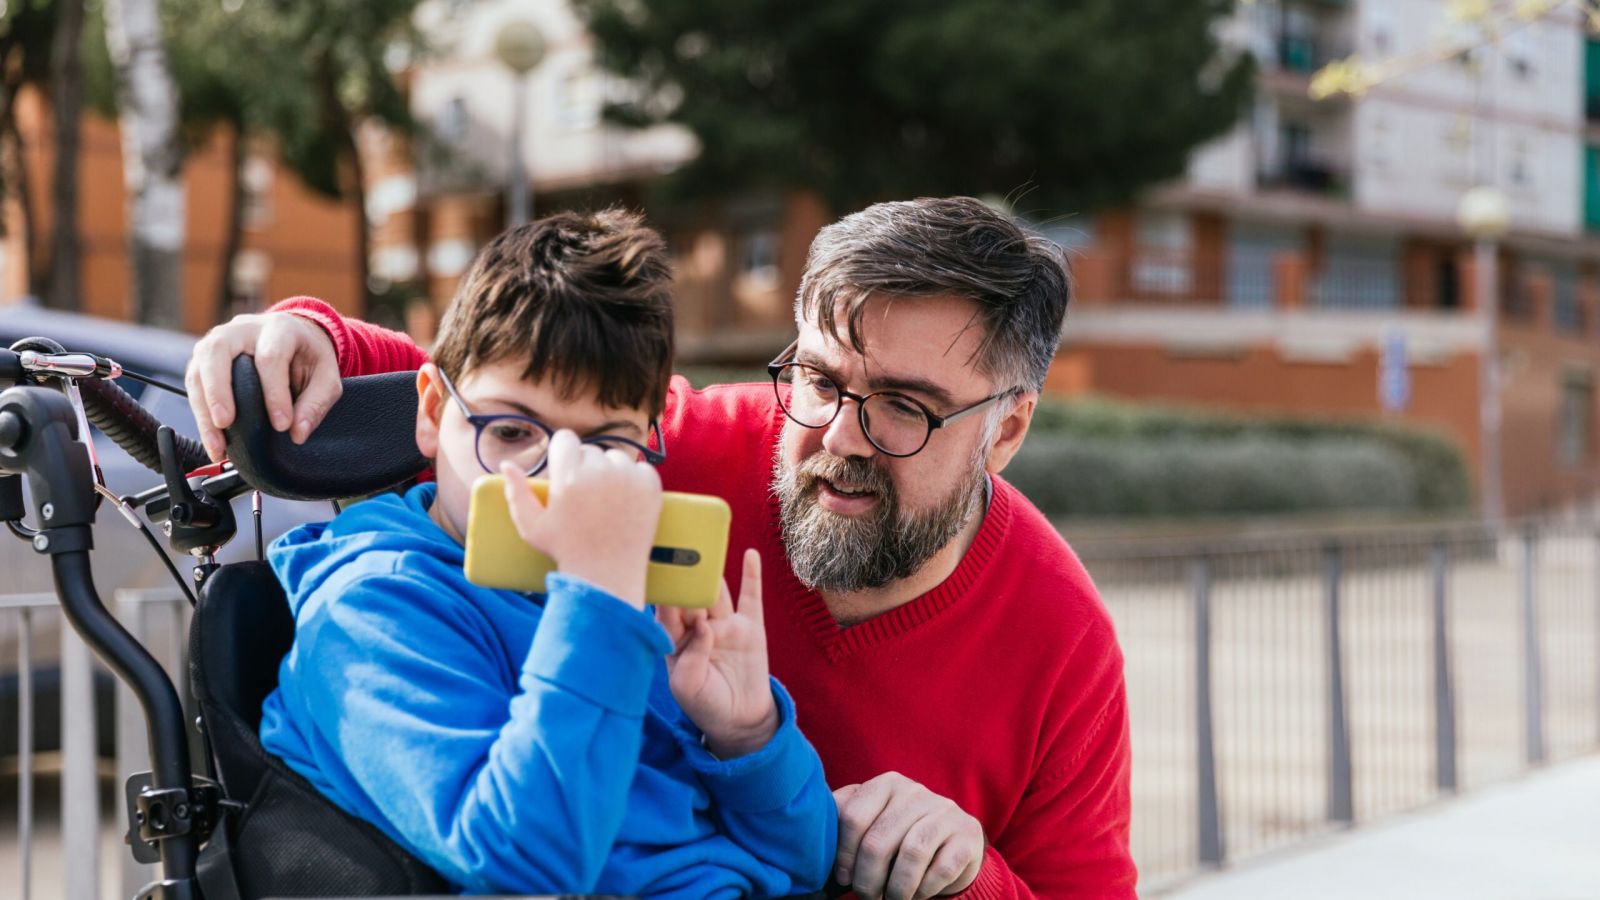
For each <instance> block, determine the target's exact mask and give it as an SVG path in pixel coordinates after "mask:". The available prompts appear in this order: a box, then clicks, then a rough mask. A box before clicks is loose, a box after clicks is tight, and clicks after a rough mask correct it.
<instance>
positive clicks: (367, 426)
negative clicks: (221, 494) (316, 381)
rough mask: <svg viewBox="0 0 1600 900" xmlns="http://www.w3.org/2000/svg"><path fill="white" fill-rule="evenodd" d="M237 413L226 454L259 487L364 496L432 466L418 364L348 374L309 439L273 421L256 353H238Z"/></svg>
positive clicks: (310, 496) (323, 496) (294, 493)
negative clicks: (421, 416)
mask: <svg viewBox="0 0 1600 900" xmlns="http://www.w3.org/2000/svg"><path fill="white" fill-rule="evenodd" d="M233 399H234V407H235V409H236V413H235V415H234V420H233V424H232V425H230V426H229V427H228V428H227V429H226V434H227V440H228V457H229V459H231V460H232V461H233V465H234V468H236V469H238V470H239V474H240V475H242V476H244V479H245V481H247V482H249V483H250V485H251V486H252V487H254V488H256V489H257V490H259V491H261V492H262V493H265V494H270V495H272V496H274V497H284V498H287V499H290V500H329V499H337V498H342V497H364V496H366V495H368V494H375V493H377V492H379V491H383V490H387V489H389V488H392V487H394V486H396V485H398V484H402V483H404V482H405V481H407V480H409V479H411V478H414V477H416V476H417V475H418V474H420V473H421V472H423V471H424V470H426V469H427V468H428V465H429V463H428V460H427V458H426V457H424V456H423V455H422V454H421V453H420V452H419V451H418V450H417V440H416V420H417V388H416V373H415V372H390V373H388V374H385V375H362V376H359V377H356V378H346V379H345V380H344V393H343V394H342V395H341V396H340V397H339V401H338V402H337V403H335V404H334V405H333V409H331V410H329V411H328V415H327V417H326V418H324V419H323V420H322V424H321V425H319V426H317V430H316V431H314V432H312V434H311V437H310V438H309V439H308V440H307V441H306V442H305V443H304V444H296V443H295V442H294V441H293V440H291V439H290V438H289V434H288V432H283V431H278V430H276V429H274V428H273V427H272V423H271V421H270V420H269V419H268V418H267V403H266V397H265V395H264V394H263V393H262V391H261V379H260V377H259V376H258V375H257V374H256V366H255V360H254V358H252V357H249V356H240V357H238V358H236V359H234V361H233Z"/></svg>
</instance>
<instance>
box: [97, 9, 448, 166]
mask: <svg viewBox="0 0 1600 900" xmlns="http://www.w3.org/2000/svg"><path fill="white" fill-rule="evenodd" d="M418 2H419V0H340V2H338V3H324V2H319V0H249V2H245V0H233V2H229V0H162V2H161V16H162V24H163V28H164V36H165V39H166V48H167V56H168V62H169V65H170V66H171V69H172V77H173V80H174V82H175V83H176V84H177V88H178V94H179V106H180V111H181V116H182V127H183V130H184V136H185V139H186V140H187V141H188V142H189V144H190V146H201V145H203V144H204V143H205V142H206V141H207V140H209V139H210V137H211V136H212V135H213V134H215V132H216V128H217V127H218V126H231V127H233V128H235V129H237V130H238V131H240V132H242V133H244V134H246V135H250V136H253V137H265V138H268V139H270V140H271V141H272V143H273V144H274V146H275V147H276V148H277V150H278V153H279V155H280V157H281V159H282V160H283V162H284V163H285V165H287V166H288V168H289V169H290V170H291V171H293V172H294V173H295V175H296V176H297V177H299V179H300V180H301V181H302V182H304V183H305V184H306V186H307V187H309V188H311V189H312V190H314V191H316V192H317V193H320V194H322V195H324V196H327V197H331V198H339V197H342V196H344V194H345V191H346V190H347V184H348V180H347V179H346V178H343V177H341V175H340V167H341V165H346V164H349V163H350V162H351V160H350V159H349V154H350V151H351V150H353V147H354V143H353V141H354V137H353V135H352V134H351V129H352V128H353V127H354V124H355V123H357V122H359V121H361V120H362V119H366V118H372V119H376V120H378V121H379V122H381V123H382V124H384V125H386V126H389V127H391V128H397V129H401V130H404V129H406V128H409V127H410V126H411V124H412V121H411V116H410V111H409V109H408V107H407V105H406V102H405V97H404V95H403V94H402V93H401V92H400V89H399V86H398V85H397V84H396V81H395V78H394V75H393V73H391V72H390V71H389V70H388V68H387V66H386V65H385V56H386V54H389V53H393V52H396V49H397V48H399V50H400V52H404V53H415V52H417V51H418V50H419V48H420V47H421V46H422V39H421V36H420V35H418V34H417V33H416V32H415V30H414V28H413V27H412V25H411V13H412V11H413V10H414V9H415V8H416V6H417V5H418ZM84 49H85V54H84V66H85V70H86V81H87V85H88V97H89V101H90V103H91V104H92V106H93V107H94V108H95V109H96V110H98V111H99V112H100V113H101V114H102V115H105V116H107V117H115V115H116V95H115V91H114V83H113V71H112V67H111V61H110V58H109V55H108V53H107V51H106V44H105V33H104V25H103V15H102V11H101V10H100V8H99V4H95V6H94V8H93V9H92V10H91V21H90V25H89V27H88V28H87V29H85V46H84Z"/></svg>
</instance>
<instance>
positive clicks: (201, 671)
mask: <svg viewBox="0 0 1600 900" xmlns="http://www.w3.org/2000/svg"><path fill="white" fill-rule="evenodd" d="M293 641H294V617H293V616H292V615H291V614H290V612H289V604H288V601H287V600H286V599H285V598H284V593H283V588H281V587H280V586H279V584H278V579H277V578H276V577H275V576H274V575H273V574H272V570H271V569H270V568H269V567H268V566H267V564H266V563H262V562H243V563H233V564H231V565H226V566H223V567H222V568H220V569H218V570H217V571H216V572H215V573H213V574H212V575H211V577H210V579H208V580H207V581H206V584H205V588H204V589H203V590H202V591H201V592H200V597H199V600H198V602H197V603H196V604H195V610H194V621H193V623H192V624H191V625H190V630H189V677H190V680H191V682H192V683H193V685H194V694H195V699H196V700H197V701H198V702H199V704H200V713H201V716H202V718H203V720H204V722H205V731H206V738H207V740H208V742H209V743H210V746H211V754H212V758H213V759H214V760H215V761H216V764H217V777H218V778H219V779H220V780H221V781H222V785H223V787H224V788H225V789H226V791H227V794H228V797H229V798H230V799H232V800H235V801H238V802H242V803H245V804H246V807H245V809H244V811H243V812H242V813H240V814H238V815H236V816H232V817H230V818H229V819H228V820H227V821H226V822H224V823H223V824H222V825H220V826H219V827H221V828H226V829H228V834H230V835H231V848H230V849H229V850H228V851H227V852H226V854H225V855H223V857H222V858H221V860H220V862H218V863H217V864H218V865H224V866H225V867H226V870H227V871H230V872H231V873H232V877H233V879H234V881H235V882H236V884H237V886H238V888H239V890H240V893H241V895H242V896H243V897H244V898H256V897H314V896H345V897H372V896H407V895H419V894H443V893H445V892H446V891H447V890H448V889H449V886H448V885H447V884H446V883H445V881H444V880H443V879H442V878H440V877H439V875H438V873H436V872H434V871H433V870H432V869H430V868H428V867H427V866H426V865H424V864H423V863H422V862H420V861H419V860H417V859H416V858H415V857H413V856H411V854H409V853H407V852H406V851H405V849H404V848H402V847H401V846H400V845H398V844H396V843H395V842H394V841H392V840H390V839H389V838H388V837H387V836H386V835H384V834H383V833H382V832H381V831H379V830H378V829H377V828H376V827H374V826H373V825H372V824H370V823H368V822H364V821H361V820H360V819H357V818H355V817H353V816H351V815H349V814H348V813H346V812H344V811H343V810H341V809H339V808H338V807H337V806H335V805H334V804H333V803H332V802H330V801H329V800H328V799H327V798H325V797H323V796H322V795H321V794H319V793H318V792H317V789H316V788H315V787H313V786H312V785H311V784H310V783H309V782H307V781H306V780H305V779H304V778H302V777H300V775H299V774H297V773H295V772H294V771H293V770H291V769H290V768H289V767H288V766H286V765H284V764H283V762H282V761H281V760H279V759H277V758H276V757H274V756H272V754H270V753H268V752H267V751H266V750H265V749H264V748H263V747H262V746H261V741H260V738H259V736H258V733H259V731H260V728H261V704H262V702H263V701H264V700H266V699H267V695H269V694H271V693H272V691H273V689H274V688H276V687H277V686H278V666H279V664H280V663H282V661H283V657H284V655H285V654H286V653H288V652H289V647H290V645H291V644H292V643H293ZM207 852H208V853H209V852H210V851H209V849H208V851H207Z"/></svg>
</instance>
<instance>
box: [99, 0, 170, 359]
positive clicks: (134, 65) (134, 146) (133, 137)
mask: <svg viewBox="0 0 1600 900" xmlns="http://www.w3.org/2000/svg"><path fill="white" fill-rule="evenodd" d="M157 13H158V10H157V0H105V20H106V47H107V49H108V50H110V52H111V61H112V63H113V64H114V65H115V67H116V73H117V106H118V108H120V109H121V111H122V117H121V122H120V123H119V124H120V125H121V131H122V169H123V182H124V184H125V185H126V188H127V192H128V198H129V204H130V208H129V216H128V219H129V223H130V228H129V231H128V241H129V247H128V253H129V257H130V259H131V260H132V263H133V267H132V268H133V305H134V309H135V310H136V312H137V316H138V319H139V321H141V322H146V323H148V324H151V325H158V326H161V327H164V328H182V327H183V243H184V231H185V222H184V216H185V208H184V192H183V179H182V176H183V146H182V144H180V143H179V141H178V94H177V90H176V89H175V88H174V86H173V82H172V74H171V71H170V70H169V69H168V67H167V54H166V50H165V48H164V47H163V46H162V43H161V20H160V17H159V16H158V14H157Z"/></svg>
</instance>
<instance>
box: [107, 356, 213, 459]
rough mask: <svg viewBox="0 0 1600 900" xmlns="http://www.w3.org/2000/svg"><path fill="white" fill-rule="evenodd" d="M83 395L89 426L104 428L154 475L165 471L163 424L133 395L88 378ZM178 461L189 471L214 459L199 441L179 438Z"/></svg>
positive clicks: (110, 382) (119, 388)
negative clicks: (159, 441) (159, 440)
mask: <svg viewBox="0 0 1600 900" xmlns="http://www.w3.org/2000/svg"><path fill="white" fill-rule="evenodd" d="M78 391H79V392H80V393H82V394H83V414H84V415H85V416H87V417H88V419H89V424H91V425H93V426H94V427H96V428H98V429H100V431H101V433H103V434H104V435H105V436H106V437H108V438H111V439H112V440H113V441H116V442H117V446H118V447H121V448H122V449H124V450H126V451H128V455H129V456H131V457H133V458H134V459H136V460H138V461H139V464H140V465H143V466H145V467H146V468H148V469H150V470H151V471H152V472H160V471H161V454H160V452H159V451H158V449H157V447H156V431H157V430H159V429H160V428H161V423H160V422H159V421H157V420H156V417H155V416H152V415H150V411H149V410H147V409H145V408H144V407H142V406H140V405H139V401H137V400H135V399H133V395H132V394H129V393H128V392H127V391H125V390H123V389H122V386H121V385H119V384H117V383H116V382H114V381H103V380H100V379H97V378H86V379H84V380H82V381H80V382H78ZM176 437H177V441H176V444H177V450H178V460H179V462H181V463H182V465H183V470H184V471H185V472H191V471H193V470H195V469H198V468H200V467H201V466H203V465H205V464H206V463H208V462H210V460H209V459H208V458H207V457H206V451H205V448H203V447H201V446H200V444H199V442H198V441H194V440H190V439H189V438H186V437H184V436H182V435H177V436H176Z"/></svg>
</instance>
